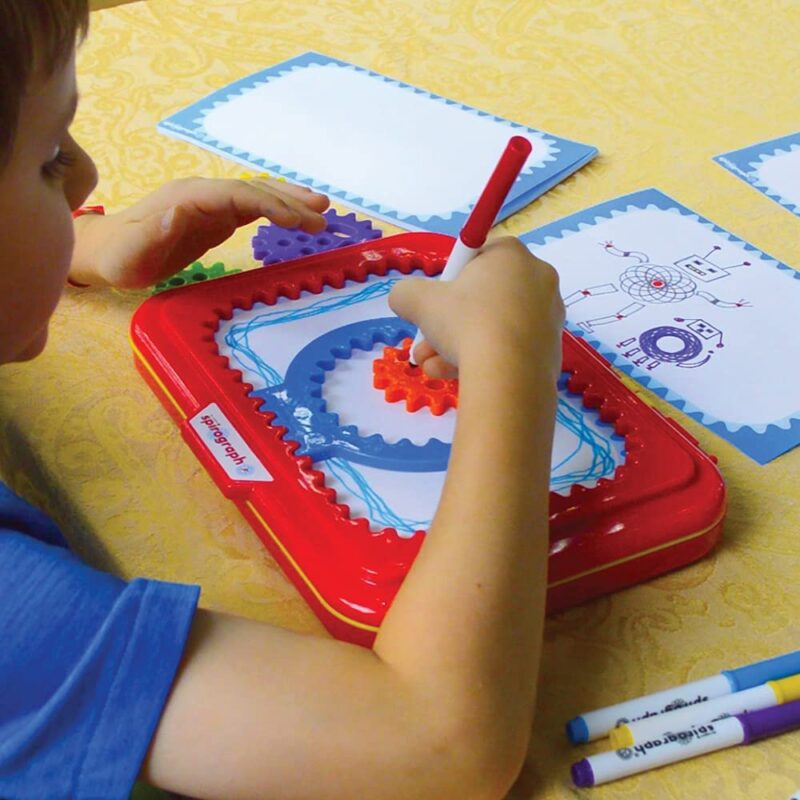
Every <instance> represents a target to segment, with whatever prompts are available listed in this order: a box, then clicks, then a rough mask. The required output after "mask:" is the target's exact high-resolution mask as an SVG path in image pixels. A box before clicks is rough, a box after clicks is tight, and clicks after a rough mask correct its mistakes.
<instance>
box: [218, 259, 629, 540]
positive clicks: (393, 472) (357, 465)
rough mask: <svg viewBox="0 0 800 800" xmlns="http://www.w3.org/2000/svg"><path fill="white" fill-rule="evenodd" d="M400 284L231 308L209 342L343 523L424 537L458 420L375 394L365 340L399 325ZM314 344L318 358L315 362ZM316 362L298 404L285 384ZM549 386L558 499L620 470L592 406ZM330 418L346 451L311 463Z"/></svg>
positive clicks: (612, 436) (383, 282) (612, 440)
mask: <svg viewBox="0 0 800 800" xmlns="http://www.w3.org/2000/svg"><path fill="white" fill-rule="evenodd" d="M420 277H422V275H421V273H420ZM402 278H403V276H402V275H401V274H400V273H396V272H390V273H389V274H387V275H386V276H370V277H369V278H368V279H367V280H366V281H364V282H363V283H360V282H354V281H348V282H347V283H346V284H345V286H343V287H341V288H335V287H331V286H328V287H325V288H324V289H323V291H322V292H321V293H319V294H310V293H307V292H304V293H303V294H302V295H301V296H300V297H299V298H297V299H295V300H292V299H290V298H286V297H280V298H278V300H277V302H276V303H275V304H274V305H269V306H267V305H264V304H262V303H255V304H254V305H253V306H252V308H248V309H242V308H237V309H234V311H233V314H232V316H231V318H230V319H228V320H223V321H222V323H221V324H220V326H219V329H218V330H217V332H216V334H215V337H216V341H217V346H218V347H219V352H220V354H221V355H223V356H226V357H227V358H228V360H229V364H230V366H231V368H233V369H236V370H240V371H241V373H242V379H243V380H244V381H245V382H246V383H248V384H250V385H251V386H252V387H253V395H254V396H257V397H259V398H261V399H262V400H264V401H265V406H264V408H266V409H268V410H269V411H271V412H273V413H275V414H276V424H279V425H282V426H284V427H286V428H287V431H288V433H287V437H286V438H287V439H290V440H292V441H296V442H298V443H299V444H300V450H298V452H301V453H303V454H309V455H311V456H312V458H314V468H315V469H318V470H320V471H321V472H323V473H324V475H325V481H326V485H327V486H329V487H332V488H333V489H335V490H336V494H337V502H339V503H344V504H346V505H347V506H349V508H350V510H351V514H352V516H354V517H363V518H366V519H367V520H369V522H370V525H371V527H372V529H373V530H381V529H383V528H385V527H386V526H391V527H393V528H395V529H396V530H397V531H398V533H399V535H400V536H411V535H413V533H414V531H416V530H427V529H428V527H429V526H430V523H431V520H432V519H433V515H434V512H435V511H436V507H437V506H438V503H439V498H440V496H441V493H442V490H443V488H444V480H445V475H446V464H447V459H448V457H449V450H450V443H451V442H452V439H453V432H454V430H455V418H456V413H457V412H456V411H455V409H449V410H448V411H446V412H445V413H444V414H442V415H440V416H434V415H433V414H432V413H431V411H430V409H428V408H421V409H419V410H418V411H416V412H414V413H410V412H408V411H406V409H405V404H404V403H402V402H398V403H389V402H387V401H386V399H385V397H384V393H383V391H381V390H379V389H375V388H374V387H373V382H372V374H373V373H372V363H373V361H374V359H375V358H376V357H377V356H378V355H380V353H381V349H382V347H383V345H382V344H380V343H377V344H375V343H373V341H372V337H373V334H374V332H375V331H376V330H377V329H378V328H384V327H385V326H386V325H387V324H395V325H398V326H401V327H402V326H403V325H408V324H409V323H404V322H402V321H401V320H399V318H398V317H396V316H394V315H393V314H392V312H391V310H390V309H389V304H388V295H389V291H390V290H391V288H392V286H393V285H394V284H395V283H396V282H397V281H398V280H401V279H402ZM387 319H389V320H391V322H390V323H387V322H386V320H387ZM355 330H360V331H361V332H362V333H364V334H365V337H364V338H365V339H366V340H367V341H368V346H367V349H358V348H355V349H352V352H350V354H349V355H343V352H344V351H347V350H349V349H350V347H351V344H350V343H351V342H352V341H353V339H354V338H356V339H357V338H358V335H355V336H354V331H355ZM413 331H414V328H413V326H412V327H411V331H410V333H411V334H413ZM323 344H324V345H325V352H327V356H324V357H322V358H321V357H320V352H321V351H320V346H321V345H323ZM331 348H334V349H335V350H336V351H337V353H338V356H337V357H333V356H332V352H333V351H332V350H331ZM369 348H371V349H369ZM325 361H328V362H329V363H328V364H327V366H326V367H325V369H324V370H323V369H319V370H317V372H318V373H319V374H318V375H317V379H316V380H314V379H312V380H311V381H306V386H307V387H308V388H309V391H308V393H307V396H306V397H304V398H303V399H302V401H301V402H297V400H298V385H297V384H295V383H293V380H292V376H293V375H296V374H297V373H298V371H299V372H301V373H302V372H304V370H305V368H306V367H307V366H308V364H309V363H310V364H311V365H312V366H315V365H319V364H322V363H324V362H325ZM323 374H324V377H323ZM320 379H321V380H322V382H321V384H320V382H319V380H320ZM559 389H560V391H559V395H558V406H557V410H556V427H555V435H554V442H553V452H552V459H551V472H550V488H551V489H552V490H553V491H555V492H560V493H567V492H569V490H570V488H571V487H572V486H573V485H574V484H581V485H583V486H595V485H596V484H597V482H598V480H600V479H601V478H613V476H614V472H615V470H616V468H617V467H618V466H620V465H621V464H622V463H624V460H625V452H624V445H625V443H624V440H623V439H622V437H620V436H618V435H617V434H616V433H615V432H614V427H613V425H611V424H610V423H607V422H603V421H602V420H601V419H600V417H599V414H598V412H597V411H596V410H594V409H590V408H584V407H583V403H582V397H581V396H580V395H575V394H571V393H569V392H568V391H567V389H566V385H565V381H562V383H561V385H560V387H559ZM299 391H300V392H304V391H305V387H303V386H300V387H299ZM316 393H318V394H316ZM314 396H317V397H321V398H322V400H324V403H325V412H324V414H323V413H320V410H319V409H318V408H315V404H314V402H313V397H314ZM309 399H311V402H310V403H309V402H308V400H309ZM330 415H335V424H334V427H335V428H336V429H337V432H336V433H335V434H334V436H335V437H341V440H342V441H345V440H346V442H347V445H346V446H343V447H341V448H339V450H338V452H327V453H325V454H324V455H319V454H320V453H321V452H322V450H323V449H325V448H324V447H320V446H319V445H320V441H321V440H322V439H328V433H327V432H326V431H328V430H330V428H331V420H330ZM325 416H327V417H329V418H328V419H327V420H325V419H323V417H325ZM348 431H349V432H350V434H351V435H349V436H348ZM356 432H357V433H358V435H359V436H360V437H364V438H366V439H368V440H369V441H368V442H367V443H366V444H367V446H368V449H369V450H370V451H371V453H372V457H370V458H369V459H364V458H362V457H361V456H362V455H363V453H361V454H359V453H358V452H357V451H358V450H359V448H360V446H359V445H357V444H356V441H355V437H354V436H353V435H352V434H355V433H356ZM376 436H377V437H380V440H381V441H380V448H378V446H377V445H376V443H375V441H374V439H375V438H376ZM328 441H331V440H330V439H328ZM403 442H404V443H405V447H406V450H407V451H409V450H410V451H411V452H409V453H408V455H409V458H408V460H407V463H406V464H405V465H404V466H403V465H400V466H398V463H397V461H398V460H397V459H395V463H390V462H391V459H390V458H384V457H383V456H382V455H380V454H379V455H377V456H375V454H376V453H378V451H379V450H381V451H385V450H387V449H388V447H387V446H396V445H397V444H398V443H403ZM432 443H433V444H432ZM432 449H434V450H436V453H435V454H433V455H434V459H433V460H435V459H436V458H439V457H440V456H441V462H440V463H438V464H432V465H428V467H427V468H426V469H424V470H421V469H416V468H415V466H414V465H413V464H412V463H411V462H412V461H414V460H418V459H419V458H422V457H423V456H425V457H426V459H427V460H431V453H428V454H427V455H425V451H430V450H432ZM312 450H314V451H316V453H317V456H315V455H313V454H312V452H311V451H312ZM365 462H368V463H365Z"/></svg>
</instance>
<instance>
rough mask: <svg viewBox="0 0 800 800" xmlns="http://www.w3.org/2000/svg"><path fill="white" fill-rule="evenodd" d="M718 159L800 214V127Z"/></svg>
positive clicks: (742, 177)
mask: <svg viewBox="0 0 800 800" xmlns="http://www.w3.org/2000/svg"><path fill="white" fill-rule="evenodd" d="M714 161H716V162H717V163H718V164H720V165H722V166H723V167H725V169H727V170H729V171H730V172H732V173H733V174H734V175H736V176H737V177H739V178H741V179H742V180H744V181H747V182H748V183H750V184H751V185H752V186H754V187H755V188H756V189H758V190H759V191H760V192H763V193H764V194H765V195H766V196H767V197H770V198H772V199H773V200H775V201H777V202H778V203H780V204H781V205H782V206H786V208H788V209H789V211H792V212H793V213H795V214H797V216H799V217H800V131H798V132H797V133H792V134H789V135H788V136H782V137H780V138H779V139H771V140H770V141H768V142H761V143H759V144H754V145H750V146H749V147H743V148H742V149H741V150H733V151H732V152H730V153H723V154H722V155H719V156H715V157H714Z"/></svg>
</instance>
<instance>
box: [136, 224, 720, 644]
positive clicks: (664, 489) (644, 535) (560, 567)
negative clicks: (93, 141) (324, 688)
mask: <svg viewBox="0 0 800 800" xmlns="http://www.w3.org/2000/svg"><path fill="white" fill-rule="evenodd" d="M452 242H453V240H452V238H450V237H448V236H443V235H440V234H432V233H406V234H401V235H399V236H393V237H388V238H385V239H381V240H378V241H373V242H365V243H362V244H360V245H354V246H353V247H348V248H344V249H341V250H334V251H331V252H327V253H323V254H320V255H314V256H310V257H308V258H304V259H302V260H298V261H293V262H290V263H287V264H282V265H276V266H272V267H269V268H268V269H258V270H252V271H248V272H243V273H241V274H237V275H231V276H228V277H224V278H220V279H218V280H215V281H212V282H209V283H202V284H195V285H192V286H187V287H185V288H182V289H180V290H177V291H170V292H164V293H162V294H159V295H157V296H155V297H152V298H150V299H148V300H147V301H146V302H145V303H143V304H142V306H141V307H140V308H139V309H138V310H137V311H136V313H135V314H134V317H133V320H132V323H131V343H132V346H133V350H134V360H135V363H136V366H137V368H138V369H139V370H140V372H141V374H142V375H143V376H144V378H145V380H146V381H147V382H148V384H149V385H150V386H151V387H152V389H153V391H154V392H155V393H156V394H157V395H158V397H159V398H160V399H161V401H162V403H163V404H164V405H165V407H166V408H167V410H168V411H169V412H170V414H171V415H172V416H173V418H174V419H175V420H176V422H177V423H178V426H179V428H180V430H181V433H182V435H183V436H184V438H185V439H186V441H187V442H188V444H189V446H190V447H191V448H192V450H193V451H194V453H195V455H196V456H197V458H199V459H200V461H201V463H202V464H203V466H204V467H205V468H206V470H207V471H208V472H209V474H210V475H211V477H212V478H213V479H214V481H215V482H216V484H217V485H218V486H219V487H220V489H221V490H222V492H223V494H224V495H225V496H226V497H228V498H229V499H231V500H232V501H233V502H234V503H236V505H237V507H238V508H239V509H240V511H241V512H242V514H244V516H245V517H246V518H247V520H248V521H249V522H250V524H251V525H252V526H253V528H254V529H255V531H256V533H257V534H258V535H259V536H260V538H261V539H262V540H263V542H264V544H265V545H266V546H267V548H268V549H269V551H270V552H271V553H272V555H273V556H274V557H275V559H276V561H277V562H278V563H279V564H280V565H281V567H282V568H283V570H284V571H285V572H286V574H287V575H288V576H289V577H290V578H291V579H292V581H293V582H294V584H295V585H296V586H297V588H298V590H299V591H300V593H301V594H302V595H303V597H304V598H305V599H306V601H307V602H308V603H309V604H310V605H311V607H312V608H313V609H314V611H315V612H316V614H317V615H318V616H319V617H320V619H321V620H322V622H323V623H324V624H325V626H326V627H327V628H328V630H329V631H330V632H331V633H332V634H333V635H334V636H337V637H339V638H341V639H346V640H349V641H353V642H357V643H359V644H363V645H369V644H371V642H372V640H373V638H374V635H375V633H376V631H377V628H378V626H379V625H380V622H381V620H382V618H383V615H384V613H385V612H386V609H387V607H388V606H389V604H390V603H391V601H392V598H393V597H394V595H395V593H396V591H397V589H398V588H399V586H400V583H401V581H402V580H403V577H404V576H405V575H406V573H407V571H408V569H409V567H410V566H411V563H412V561H413V560H414V557H415V555H416V553H417V550H418V549H419V546H420V545H421V543H422V541H423V537H424V534H423V533H418V534H416V535H415V536H413V537H411V538H405V539H404V538H400V537H399V536H398V535H397V534H396V533H395V532H394V531H392V530H391V529H385V530H383V531H381V532H378V533H374V532H370V530H369V526H368V523H367V521H366V520H365V519H356V520H351V519H350V518H349V509H348V508H347V507H346V506H343V505H338V504H336V498H335V492H334V491H333V490H332V489H329V488H326V487H325V485H324V478H323V475H322V473H320V472H317V471H315V470H313V469H312V466H311V463H310V459H309V458H308V457H295V456H294V455H293V452H294V450H295V449H296V445H295V444H294V443H292V442H286V441H284V440H283V438H282V436H283V434H284V433H285V429H282V428H279V427H277V426H272V425H270V424H269V422H270V420H271V419H272V417H271V415H269V414H265V413H263V412H260V411H259V410H258V407H259V405H260V402H259V401H258V400H256V399H255V398H252V397H249V396H248V393H249V392H250V391H251V389H252V387H251V386H250V385H249V384H246V383H244V382H243V381H242V377H241V373H240V372H238V371H237V370H234V369H231V368H230V367H229V366H228V362H227V359H226V358H225V357H223V356H220V355H219V353H218V350H217V346H216V343H215V339H214V332H215V331H216V329H217V327H218V325H219V322H220V320H222V319H229V318H230V317H231V315H232V313H233V310H234V309H236V308H245V309H246V308H250V307H252V305H253V304H254V303H256V302H262V303H266V304H268V305H269V304H272V303H274V302H275V300H276V299H277V297H279V296H286V297H289V298H295V299H296V298H297V297H299V295H300V292H301V291H310V292H314V293H317V292H320V291H321V290H322V287H323V286H325V285H330V286H334V287H340V286H342V285H343V284H344V282H345V280H356V281H363V280H365V278H366V276H367V275H369V274H377V275H383V274H385V273H386V272H387V271H388V270H389V269H396V270H399V271H401V272H404V273H408V272H410V271H412V270H415V269H422V270H424V272H425V273H426V274H429V275H434V274H437V273H438V272H440V271H441V269H442V268H443V266H444V263H445V260H446V256H447V254H448V253H449V251H450V249H451V247H452ZM564 370H565V371H568V372H570V373H571V377H570V379H569V381H568V388H569V390H570V391H572V392H575V393H580V394H582V395H583V403H584V405H585V406H586V407H590V408H594V409H597V410H598V411H599V414H600V417H601V419H603V420H604V421H607V422H611V423H613V424H614V426H615V429H616V432H617V433H618V434H620V435H623V436H624V437H625V449H626V452H627V457H626V461H625V464H624V465H623V466H620V467H618V468H617V470H616V473H615V476H614V478H613V479H602V480H600V481H599V483H598V484H597V486H595V487H593V488H590V489H587V488H585V487H582V486H575V487H573V489H572V491H571V492H570V493H569V495H567V496H563V495H558V494H554V493H551V495H550V538H551V547H550V556H549V576H548V595H547V599H548V610H549V611H556V610H559V609H564V608H567V607H570V606H573V605H576V604H578V603H581V602H583V601H585V600H588V599H589V598H592V597H596V596H598V595H601V594H605V593H608V592H612V591H616V590H618V589H621V588H623V587H626V586H630V585H632V584H635V583H638V582H640V581H643V580H646V579H648V578H651V577H653V576H655V575H658V574H661V573H663V572H666V571H668V570H671V569H675V568H676V567H680V566H683V565H684V564H687V563H690V562H692V561H694V560H696V559H698V558H700V557H701V556H703V555H704V554H706V553H707V552H708V551H709V550H710V549H711V548H712V547H713V546H714V545H715V544H716V542H717V540H718V539H719V537H720V534H721V530H722V521H723V518H724V515H725V486H724V484H723V481H722V478H721V476H720V474H719V472H718V470H717V468H716V466H715V460H714V459H712V458H711V457H709V456H708V455H706V454H705V453H703V452H702V451H701V450H700V449H699V448H698V447H697V442H696V441H695V440H694V439H692V438H691V437H690V436H689V435H688V434H687V433H686V432H685V431H684V430H683V429H682V428H681V427H680V426H679V425H678V424H677V423H675V422H673V421H672V420H670V419H668V418H667V417H664V416H663V415H662V414H660V413H659V412H658V411H656V410H655V409H653V408H651V407H650V406H648V405H646V404H645V403H644V402H643V401H641V400H639V399H638V398H637V397H636V396H635V395H634V394H633V393H632V392H631V391H630V390H629V389H627V388H626V387H625V386H624V385H623V383H622V382H621V381H620V380H619V378H618V377H617V376H616V374H615V373H614V372H613V371H612V370H611V368H610V367H609V366H608V364H607V363H606V362H605V361H604V360H603V359H602V358H601V357H600V356H599V355H598V354H597V353H595V352H594V350H592V349H591V348H590V347H589V346H588V345H587V344H586V343H585V342H583V341H582V340H580V339H577V338H575V337H573V336H571V335H570V334H568V333H565V334H564ZM212 402H213V403H216V404H217V405H218V406H219V407H220V408H221V409H222V411H223V412H224V414H225V415H226V416H227V418H228V420H229V421H230V422H231V423H232V424H233V426H234V427H235V428H236V430H237V431H238V433H239V434H240V435H241V436H242V437H243V438H244V440H245V441H246V442H247V443H248V445H249V446H250V447H251V448H252V450H253V452H254V453H255V455H256V456H257V457H258V458H259V459H260V460H261V462H262V463H263V465H264V466H265V467H266V468H267V469H268V470H269V472H270V473H271V474H272V476H273V478H274V480H273V481H272V482H270V483H258V484H256V483H251V482H247V481H238V480H231V479H230V478H229V477H228V475H227V474H226V473H225V471H224V470H223V469H222V467H221V466H220V465H219V463H218V462H217V461H216V460H215V458H214V457H213V456H212V455H211V453H210V451H209V450H208V447H207V445H206V444H205V443H204V442H203V440H202V439H201V438H200V437H199V436H198V434H197V433H196V432H195V430H194V429H193V428H192V427H191V426H190V425H189V422H188V420H189V419H190V418H192V417H193V416H194V415H196V414H197V413H198V412H199V411H200V410H202V409H204V408H205V407H206V406H207V405H208V404H209V403H212Z"/></svg>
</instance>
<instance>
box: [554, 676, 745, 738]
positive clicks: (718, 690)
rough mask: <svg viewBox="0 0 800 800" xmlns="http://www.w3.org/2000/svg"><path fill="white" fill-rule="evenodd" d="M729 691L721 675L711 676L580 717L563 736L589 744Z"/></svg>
mask: <svg viewBox="0 0 800 800" xmlns="http://www.w3.org/2000/svg"><path fill="white" fill-rule="evenodd" d="M731 691H732V690H731V684H730V682H729V681H728V679H727V678H726V677H725V676H724V675H721V674H718V675H713V676H712V677H710V678H703V679H702V680H699V681H693V682H692V683H686V684H684V685H683V686H676V687H674V688H672V689H665V690H664V691H663V692H655V693H654V694H648V695H646V696H645V697H637V698H635V699H633V700H626V701H625V702H623V703H617V704H616V705H614V706H608V707H607V708H601V709H598V710H597V711H589V712H587V713H585V714H581V715H580V716H579V717H575V719H572V720H570V721H569V722H568V723H567V736H568V737H569V740H570V741H571V742H572V743H573V744H578V743H580V742H591V741H594V740H595V739H600V738H602V737H603V736H607V735H608V732H609V731H610V730H611V729H612V728H616V727H617V725H626V724H629V723H631V722H636V721H638V720H640V719H646V718H648V717H654V716H657V715H658V714H664V713H666V712H667V711H672V710H673V709H674V708H681V707H683V706H687V705H691V706H695V705H698V704H699V703H704V702H706V701H707V700H710V699H711V698H713V697H721V696H722V695H726V694H730V693H731Z"/></svg>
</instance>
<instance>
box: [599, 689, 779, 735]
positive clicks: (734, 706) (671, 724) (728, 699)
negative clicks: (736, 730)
mask: <svg viewBox="0 0 800 800" xmlns="http://www.w3.org/2000/svg"><path fill="white" fill-rule="evenodd" d="M777 702H778V698H777V697H776V696H775V692H774V690H773V689H772V687H771V686H770V685H769V684H763V685H762V686H755V687H753V688H752V689H745V691H743V692H736V693H735V694H728V695H724V696H723V697H715V698H714V699H713V700H709V701H708V702H705V703H700V704H699V705H697V706H684V707H683V708H677V709H675V710H674V711H668V712H667V713H666V714H659V715H658V716H655V717H648V718H647V719H640V720H639V721H638V722H629V723H628V724H627V725H621V726H620V727H619V728H614V729H613V730H612V731H611V733H610V737H611V746H612V747H615V748H619V747H632V746H633V745H635V744H640V743H642V742H647V741H648V740H650V739H656V738H659V737H662V736H666V735H667V734H669V733H678V731H683V730H688V729H690V728H691V727H692V725H700V724H701V723H704V722H713V721H714V720H719V719H723V718H724V717H730V716H733V715H734V714H742V713H744V712H746V711H758V710H759V709H760V708H769V707H770V706H774V705H775V704H776V703H777Z"/></svg>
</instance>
